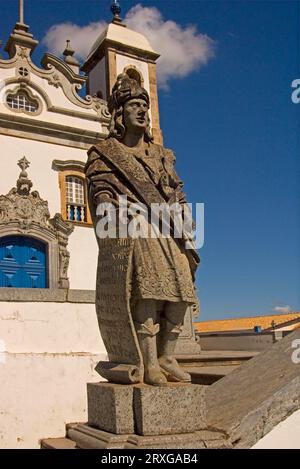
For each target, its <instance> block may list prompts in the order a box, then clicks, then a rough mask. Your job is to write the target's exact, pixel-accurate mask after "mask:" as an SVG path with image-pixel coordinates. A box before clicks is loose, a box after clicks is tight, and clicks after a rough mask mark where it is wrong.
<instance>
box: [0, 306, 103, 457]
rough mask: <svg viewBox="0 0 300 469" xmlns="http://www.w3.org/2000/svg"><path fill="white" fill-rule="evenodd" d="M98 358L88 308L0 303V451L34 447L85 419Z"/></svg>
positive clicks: (100, 355)
mask: <svg viewBox="0 0 300 469" xmlns="http://www.w3.org/2000/svg"><path fill="white" fill-rule="evenodd" d="M103 359H106V353H105V349H104V345H103V342H102V339H101V337H100V334H99V330H98V326H97V320H96V314H95V307H94V305H90V304H73V303H12V302H7V303H6V302H1V303H0V382H1V391H0V396H1V397H0V416H1V426H0V448H2V449H3V448H39V440H40V439H42V438H47V437H54V438H55V437H61V436H64V434H65V425H66V423H70V422H84V421H86V419H87V404H86V383H87V382H95V381H99V380H100V377H99V376H98V375H97V374H96V372H95V371H94V367H95V365H96V364H97V362H98V361H99V360H103Z"/></svg>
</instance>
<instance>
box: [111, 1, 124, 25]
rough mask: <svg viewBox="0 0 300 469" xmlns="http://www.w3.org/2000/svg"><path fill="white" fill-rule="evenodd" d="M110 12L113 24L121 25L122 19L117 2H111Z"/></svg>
mask: <svg viewBox="0 0 300 469" xmlns="http://www.w3.org/2000/svg"><path fill="white" fill-rule="evenodd" d="M110 10H111V12H112V14H113V15H114V17H113V21H112V22H113V23H117V24H120V23H122V18H121V16H120V15H121V6H120V4H119V2H118V1H117V0H113V2H112V5H111V7H110Z"/></svg>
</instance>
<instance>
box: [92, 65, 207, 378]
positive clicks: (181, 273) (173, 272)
mask: <svg viewBox="0 0 300 469" xmlns="http://www.w3.org/2000/svg"><path fill="white" fill-rule="evenodd" d="M108 106H109V110H110V112H111V115H112V118H111V122H110V134H109V137H108V138H107V139H106V140H104V141H101V142H99V144H98V145H96V146H94V147H92V148H91V149H90V150H89V152H88V154H89V157H88V161H87V164H86V167H85V172H86V176H87V181H88V188H89V205H90V211H91V214H92V218H93V223H94V226H95V228H96V234H97V224H98V222H99V219H101V217H100V218H99V216H97V213H96V212H97V207H99V204H102V203H112V204H113V206H114V207H117V209H120V206H119V200H120V199H119V196H120V195H122V196H127V200H128V201H130V202H131V203H135V204H140V203H143V204H144V206H146V207H147V209H148V210H149V211H150V210H151V205H152V204H161V203H166V204H169V205H171V204H172V203H174V202H175V201H177V202H178V203H179V204H181V205H182V206H183V205H184V203H185V196H184V194H183V192H182V185H183V184H182V182H181V180H180V179H179V177H178V175H177V174H176V171H175V169H174V163H175V156H174V153H173V152H172V151H171V150H168V149H166V148H164V147H162V146H161V145H157V144H154V143H153V139H152V135H151V132H150V126H149V122H150V119H149V115H148V110H149V95H148V92H147V91H146V90H145V89H144V88H142V87H141V85H140V84H139V83H138V82H137V81H136V80H134V79H132V78H129V77H128V76H127V75H126V74H122V75H119V76H118V78H117V82H116V84H115V86H114V88H113V90H112V95H111V97H110V99H109V103H108ZM98 213H99V211H98ZM148 213H149V212H148ZM146 220H147V221H146V224H147V226H148V228H149V224H150V221H149V218H147V219H146ZM170 227H171V225H170ZM98 245H99V258H98V274H97V287H96V311H97V316H98V322H99V327H100V332H101V335H102V338H103V341H104V344H105V346H106V349H107V352H108V357H109V362H100V363H99V364H98V366H97V371H98V372H99V373H100V374H101V375H102V376H103V377H105V378H107V379H108V380H109V381H111V382H116V383H117V382H121V383H138V382H144V383H147V384H150V385H154V386H167V385H168V381H179V382H190V380H191V377H190V375H189V374H188V373H186V372H185V371H184V370H183V369H182V368H180V366H179V365H178V363H177V361H176V359H175V358H174V351H175V347H176V343H177V341H178V336H179V334H180V332H181V330H182V327H183V322H184V317H185V314H186V311H187V309H188V308H191V307H192V306H193V305H195V304H197V303H198V299H197V296H196V292H195V287H194V275H195V271H196V268H197V265H198V263H199V257H198V255H197V253H196V251H195V250H194V249H187V248H186V244H185V242H184V239H175V236H174V232H173V234H171V236H169V237H163V236H159V237H157V238H153V237H143V238H142V237H139V238H134V237H131V236H129V235H126V236H124V235H122V237H121V236H119V237H116V238H110V237H106V238H101V237H99V236H98Z"/></svg>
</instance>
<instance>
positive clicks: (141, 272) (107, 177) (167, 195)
mask: <svg viewBox="0 0 300 469" xmlns="http://www.w3.org/2000/svg"><path fill="white" fill-rule="evenodd" d="M117 155H119V156H120V158H121V160H122V164H123V166H122V164H121V166H122V167H121V166H120V159H117ZM124 162H125V167H126V168H125V173H124V172H123V169H124ZM174 162H175V157H174V154H173V152H172V151H170V150H167V149H164V148H163V147H161V146H160V145H156V144H149V145H148V146H147V147H146V150H145V149H143V150H142V151H138V150H137V149H136V148H134V149H130V148H128V147H127V146H125V145H123V144H122V143H120V142H119V141H118V140H116V139H114V138H109V139H107V140H104V141H102V142H100V143H99V144H98V145H97V146H95V147H92V148H91V150H90V151H89V158H88V162H87V164H86V176H87V180H88V187H89V201H90V209H91V214H92V218H93V221H94V225H95V224H96V222H97V218H96V208H97V206H98V204H99V203H103V202H113V203H114V204H115V205H116V206H117V205H118V203H117V200H118V195H126V196H127V200H128V202H129V203H131V202H133V203H141V202H142V203H144V202H145V197H146V200H148V201H150V202H151V203H154V202H155V203H161V202H162V201H164V202H165V203H168V202H169V201H173V202H174V201H175V199H174V193H175V192H176V193H177V195H178V196H181V197H182V196H183V193H182V191H181V188H182V183H181V181H180V180H179V178H178V176H177V174H176V172H175V169H174ZM114 163H115V164H114ZM127 177H128V178H129V179H130V182H129V181H127V180H126V179H127ZM151 186H153V190H154V191H152V188H151ZM135 188H137V190H135ZM149 188H150V189H149ZM149 191H150V192H151V193H150V194H149ZM155 191H156V192H155ZM146 193H147V194H146ZM139 194H141V197H142V198H143V200H141V197H139ZM103 241H104V240H102V239H99V238H98V243H99V249H105V243H104V242H103ZM113 241H115V242H116V243H117V240H111V242H113ZM111 242H110V243H111ZM110 246H111V244H110ZM132 253H133V254H132V263H131V279H130V285H129V289H130V297H131V301H132V300H138V299H156V300H162V301H170V302H178V301H180V302H182V301H183V302H186V303H189V304H192V303H196V302H197V298H196V294H195V288H194V283H193V276H192V272H191V267H190V263H189V260H188V257H187V251H186V250H185V249H184V247H183V246H181V245H180V243H179V242H178V240H176V241H175V239H173V238H172V237H168V238H163V237H158V238H150V237H148V238H136V239H134V240H133V249H132ZM98 268H99V269H101V266H98ZM99 288H101V286H100V285H99Z"/></svg>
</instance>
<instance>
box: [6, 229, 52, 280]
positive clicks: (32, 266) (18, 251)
mask: <svg viewBox="0 0 300 469" xmlns="http://www.w3.org/2000/svg"><path fill="white" fill-rule="evenodd" d="M0 287H12V288H47V287H48V279H47V245H46V244H45V243H43V242H41V241H38V240H36V239H34V238H29V237H26V236H5V237H4V238H0Z"/></svg>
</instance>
